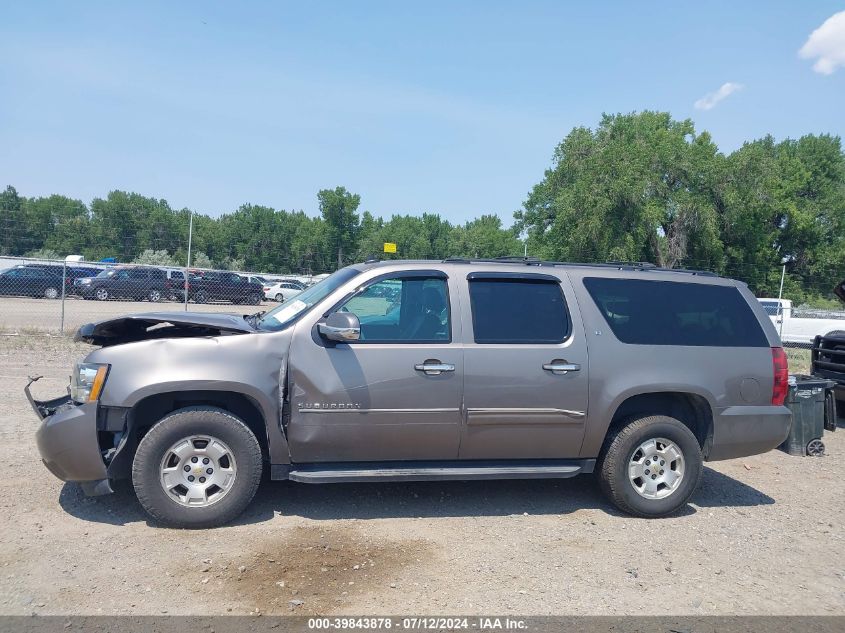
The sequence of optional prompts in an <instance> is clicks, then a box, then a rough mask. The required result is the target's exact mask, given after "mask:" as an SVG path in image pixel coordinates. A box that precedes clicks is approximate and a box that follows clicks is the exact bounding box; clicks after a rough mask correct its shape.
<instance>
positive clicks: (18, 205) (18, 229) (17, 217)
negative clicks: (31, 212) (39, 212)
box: [0, 185, 26, 255]
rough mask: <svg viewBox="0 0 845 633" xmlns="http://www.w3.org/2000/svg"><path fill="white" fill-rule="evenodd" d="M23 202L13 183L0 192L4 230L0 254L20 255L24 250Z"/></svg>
mask: <svg viewBox="0 0 845 633" xmlns="http://www.w3.org/2000/svg"><path fill="white" fill-rule="evenodd" d="M22 202H23V200H22V199H21V197H20V196H19V195H18V192H17V190H16V189H15V188H14V187H12V186H11V185H8V186H7V187H6V190H5V191H4V192H3V193H0V230H2V231H3V236H2V238H0V255H19V254H20V253H22V252H23V249H22V248H21V236H22V235H25V234H26V227H25V226H24V218H23V213H22Z"/></svg>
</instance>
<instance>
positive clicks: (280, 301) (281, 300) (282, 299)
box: [275, 292, 285, 303]
mask: <svg viewBox="0 0 845 633" xmlns="http://www.w3.org/2000/svg"><path fill="white" fill-rule="evenodd" d="M275 299H276V301H278V302H279V303H282V302H283V301H284V300H285V295H283V294H282V293H281V292H280V293H279V294H277V295H276V297H275Z"/></svg>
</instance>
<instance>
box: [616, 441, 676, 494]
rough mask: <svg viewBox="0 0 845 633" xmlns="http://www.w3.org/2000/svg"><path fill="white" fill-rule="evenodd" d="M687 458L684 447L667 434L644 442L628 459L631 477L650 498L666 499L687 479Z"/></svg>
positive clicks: (634, 485)
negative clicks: (685, 476) (682, 449)
mask: <svg viewBox="0 0 845 633" xmlns="http://www.w3.org/2000/svg"><path fill="white" fill-rule="evenodd" d="M685 467H686V460H685V459H684V453H683V451H681V449H680V447H679V446H678V445H677V444H676V443H675V442H673V441H671V440H667V439H666V438H663V437H657V438H652V439H649V440H646V441H645V442H643V443H642V444H640V445H639V446H638V447H637V448H636V449H634V451H633V452H632V453H631V457H630V459H629V460H628V480H629V481H630V482H631V486H633V488H634V490H635V491H636V492H637V494H639V495H640V496H641V497H645V498H646V499H665V498H666V497H668V496H669V495H671V494H672V493H674V492H675V491H676V490H677V489H678V488H679V487H680V485H681V482H682V481H683V479H684V471H685Z"/></svg>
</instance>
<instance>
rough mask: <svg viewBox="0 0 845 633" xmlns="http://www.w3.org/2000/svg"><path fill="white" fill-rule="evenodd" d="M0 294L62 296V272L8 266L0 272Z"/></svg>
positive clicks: (33, 267) (51, 297) (46, 297)
mask: <svg viewBox="0 0 845 633" xmlns="http://www.w3.org/2000/svg"><path fill="white" fill-rule="evenodd" d="M0 295H6V296H20V297H44V298H45V299H58V298H59V297H61V296H62V273H61V271H59V273H58V274H56V271H54V270H52V269H50V268H39V267H35V266H16V267H14V268H9V269H8V270H4V271H3V272H2V273H0Z"/></svg>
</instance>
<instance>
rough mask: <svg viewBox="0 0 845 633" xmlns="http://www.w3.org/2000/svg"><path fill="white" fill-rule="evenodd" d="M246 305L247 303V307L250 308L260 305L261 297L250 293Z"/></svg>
mask: <svg viewBox="0 0 845 633" xmlns="http://www.w3.org/2000/svg"><path fill="white" fill-rule="evenodd" d="M247 303H249V305H251V306H257V305H258V304H259V303H261V295H260V294H258V293H257V292H254V293H252V294H251V295H249V296H248V297H247Z"/></svg>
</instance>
